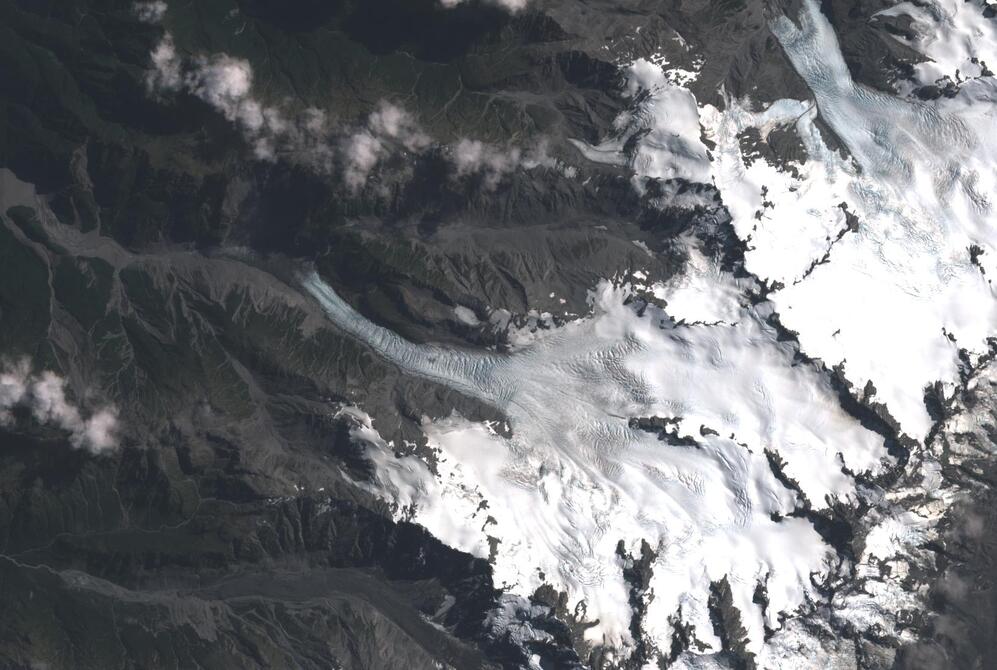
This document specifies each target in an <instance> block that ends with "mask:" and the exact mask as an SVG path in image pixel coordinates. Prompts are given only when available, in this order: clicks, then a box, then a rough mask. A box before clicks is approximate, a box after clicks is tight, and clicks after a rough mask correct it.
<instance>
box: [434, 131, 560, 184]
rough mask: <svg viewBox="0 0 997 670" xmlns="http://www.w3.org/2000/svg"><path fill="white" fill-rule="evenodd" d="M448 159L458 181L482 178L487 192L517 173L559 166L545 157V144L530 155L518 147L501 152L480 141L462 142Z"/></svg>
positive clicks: (455, 147)
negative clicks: (471, 177) (477, 176)
mask: <svg viewBox="0 0 997 670" xmlns="http://www.w3.org/2000/svg"><path fill="white" fill-rule="evenodd" d="M450 159H451V160H452V161H453V164H454V168H455V169H456V172H457V176H458V177H466V176H469V175H473V174H481V175H483V177H484V181H485V186H486V187H487V188H489V189H493V188H495V187H496V186H498V184H499V182H500V181H502V178H503V177H505V176H506V175H508V174H510V173H512V172H515V171H516V170H518V169H526V170H532V169H533V168H535V167H539V166H544V167H556V166H557V165H558V163H557V161H555V160H554V159H552V158H551V157H550V156H548V155H547V144H546V142H541V143H540V144H539V145H538V146H537V148H536V149H534V150H533V151H527V152H524V151H523V150H522V149H520V148H519V147H508V148H505V149H503V148H501V147H496V146H494V145H492V144H486V143H485V142H481V141H480V140H470V139H462V140H461V141H460V142H458V143H457V144H456V146H454V147H453V151H452V153H451V155H450Z"/></svg>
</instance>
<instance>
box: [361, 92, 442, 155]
mask: <svg viewBox="0 0 997 670" xmlns="http://www.w3.org/2000/svg"><path fill="white" fill-rule="evenodd" d="M367 127H368V128H369V129H370V131H371V132H372V133H374V134H376V135H379V136H381V137H385V138H390V139H393V140H396V141H398V143H399V144H401V145H402V146H403V147H405V148H406V149H407V150H408V151H411V152H418V151H422V150H423V149H425V148H426V147H428V146H429V145H430V143H431V141H430V139H429V136H428V135H426V133H424V132H423V131H422V130H421V129H420V128H419V124H418V123H417V122H416V120H415V119H414V118H413V117H412V115H411V114H409V113H408V112H406V111H405V110H404V109H402V108H401V107H399V106H397V105H393V104H391V103H390V102H387V101H385V100H382V101H381V103H380V105H378V108H377V109H376V110H374V111H373V112H372V113H371V115H370V118H369V119H368V120H367Z"/></svg>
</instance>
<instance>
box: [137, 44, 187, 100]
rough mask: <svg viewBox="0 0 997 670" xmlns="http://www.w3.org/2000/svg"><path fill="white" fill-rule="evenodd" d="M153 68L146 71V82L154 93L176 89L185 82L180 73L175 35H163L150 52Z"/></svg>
mask: <svg viewBox="0 0 997 670" xmlns="http://www.w3.org/2000/svg"><path fill="white" fill-rule="evenodd" d="M150 59H151V61H152V68H151V69H150V70H149V71H148V72H146V75H145V83H146V86H148V88H149V90H150V91H151V92H153V93H158V92H161V91H176V90H179V89H180V86H181V85H182V84H183V78H182V77H181V75H180V58H179V56H177V50H176V46H175V45H174V44H173V36H172V35H170V34H169V33H166V34H165V35H163V39H161V40H160V41H159V44H157V45H156V48H155V49H153V50H152V54H150Z"/></svg>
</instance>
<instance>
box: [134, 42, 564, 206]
mask: <svg viewBox="0 0 997 670" xmlns="http://www.w3.org/2000/svg"><path fill="white" fill-rule="evenodd" d="M150 61H151V68H150V70H149V72H148V73H147V77H146V81H147V84H148V86H149V89H150V91H152V92H153V93H164V92H177V91H185V92H187V93H190V94H192V95H194V96H196V97H198V98H200V99H201V100H203V101H204V102H206V103H207V104H209V105H211V106H212V107H213V108H214V109H216V110H217V111H218V112H220V113H221V114H222V115H224V116H225V118H226V119H228V120H229V121H231V122H232V123H234V124H236V125H237V126H238V127H239V128H240V130H241V131H242V133H243V136H244V137H245V138H246V141H247V142H248V143H249V144H250V145H251V146H252V147H253V151H254V153H255V155H256V157H257V158H259V159H261V160H277V159H278V158H282V159H284V160H289V161H291V162H294V163H298V164H301V165H306V166H308V167H311V168H312V169H315V170H316V171H318V172H319V173H322V174H332V173H334V172H337V171H338V173H339V174H340V177H341V178H342V180H343V183H344V184H345V186H346V187H347V189H349V190H350V191H351V192H353V193H356V192H358V191H359V190H360V189H361V188H363V187H364V185H365V184H366V183H367V180H368V179H369V177H370V175H371V174H372V173H374V171H375V169H376V168H377V166H378V164H379V163H381V162H382V161H383V160H385V159H386V158H388V157H389V156H391V155H397V154H399V153H403V152H407V153H409V154H422V153H423V152H425V151H427V150H428V149H430V147H432V146H433V141H432V138H431V137H430V136H429V135H428V134H427V133H426V132H425V131H424V130H423V129H422V127H421V126H420V124H419V122H418V120H416V118H415V117H413V116H412V114H410V113H409V112H408V111H406V110H405V109H403V108H402V107H400V106H398V105H396V104H393V103H391V102H388V101H384V100H382V101H381V102H380V103H379V104H378V105H377V107H376V108H375V109H374V111H372V112H371V113H370V114H369V115H368V116H367V117H366V118H365V119H363V120H362V121H361V122H360V123H354V124H342V123H338V124H337V123H335V122H333V121H332V120H331V119H330V118H329V115H328V114H327V113H326V112H324V111H323V110H320V109H316V108H313V107H312V108H307V109H304V110H300V109H299V110H293V111H290V112H288V111H284V110H281V109H280V108H278V107H277V106H272V105H267V104H266V103H265V102H264V101H263V100H262V99H260V98H258V97H256V96H254V95H253V79H254V77H253V68H252V66H251V65H250V63H249V61H247V60H245V59H241V58H235V57H232V56H229V55H227V54H214V55H212V56H203V55H202V56H197V57H194V58H188V59H183V58H181V57H180V56H179V55H178V54H177V50H176V47H175V45H174V43H173V38H172V36H171V35H170V34H169V33H166V34H165V35H164V36H163V38H162V40H161V41H160V43H159V44H158V45H157V46H156V48H155V49H154V50H153V51H152V53H151V55H150ZM447 156H448V157H449V159H450V160H451V161H452V163H453V165H454V168H455V171H456V174H457V176H458V177H462V176H469V175H474V174H481V175H483V178H484V183H485V186H486V187H487V188H495V187H496V186H497V185H498V183H499V182H500V181H501V180H502V178H503V177H504V176H505V175H507V174H508V173H510V172H513V171H514V170H517V169H520V168H523V169H532V168H534V167H537V166H538V165H545V166H549V167H552V166H555V165H556V162H555V161H553V160H551V159H550V158H549V157H548V156H547V153H546V146H545V145H544V144H540V145H539V146H538V147H537V148H535V149H533V150H530V151H523V150H521V149H519V148H517V147H508V148H500V147H496V146H493V145H490V144H486V143H484V142H481V141H479V140H471V139H463V140H461V141H460V142H459V143H458V144H457V145H456V146H454V147H453V148H452V150H451V151H450V152H449V153H448V154H447Z"/></svg>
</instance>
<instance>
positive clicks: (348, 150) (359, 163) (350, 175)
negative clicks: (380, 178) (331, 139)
mask: <svg viewBox="0 0 997 670" xmlns="http://www.w3.org/2000/svg"><path fill="white" fill-rule="evenodd" d="M383 153H384V145H383V144H381V141H380V140H379V139H377V138H376V137H374V136H373V135H372V134H371V133H370V131H367V130H363V131H361V132H359V133H357V134H356V135H353V136H352V137H350V138H349V139H347V140H346V141H345V142H344V143H343V179H344V181H345V182H346V185H347V186H348V187H349V188H350V189H351V190H353V191H357V190H359V189H360V188H361V187H362V186H363V185H364V183H366V181H367V176H368V175H369V174H370V172H371V170H373V169H374V166H375V165H377V162H378V161H379V160H380V159H381V154H383Z"/></svg>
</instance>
